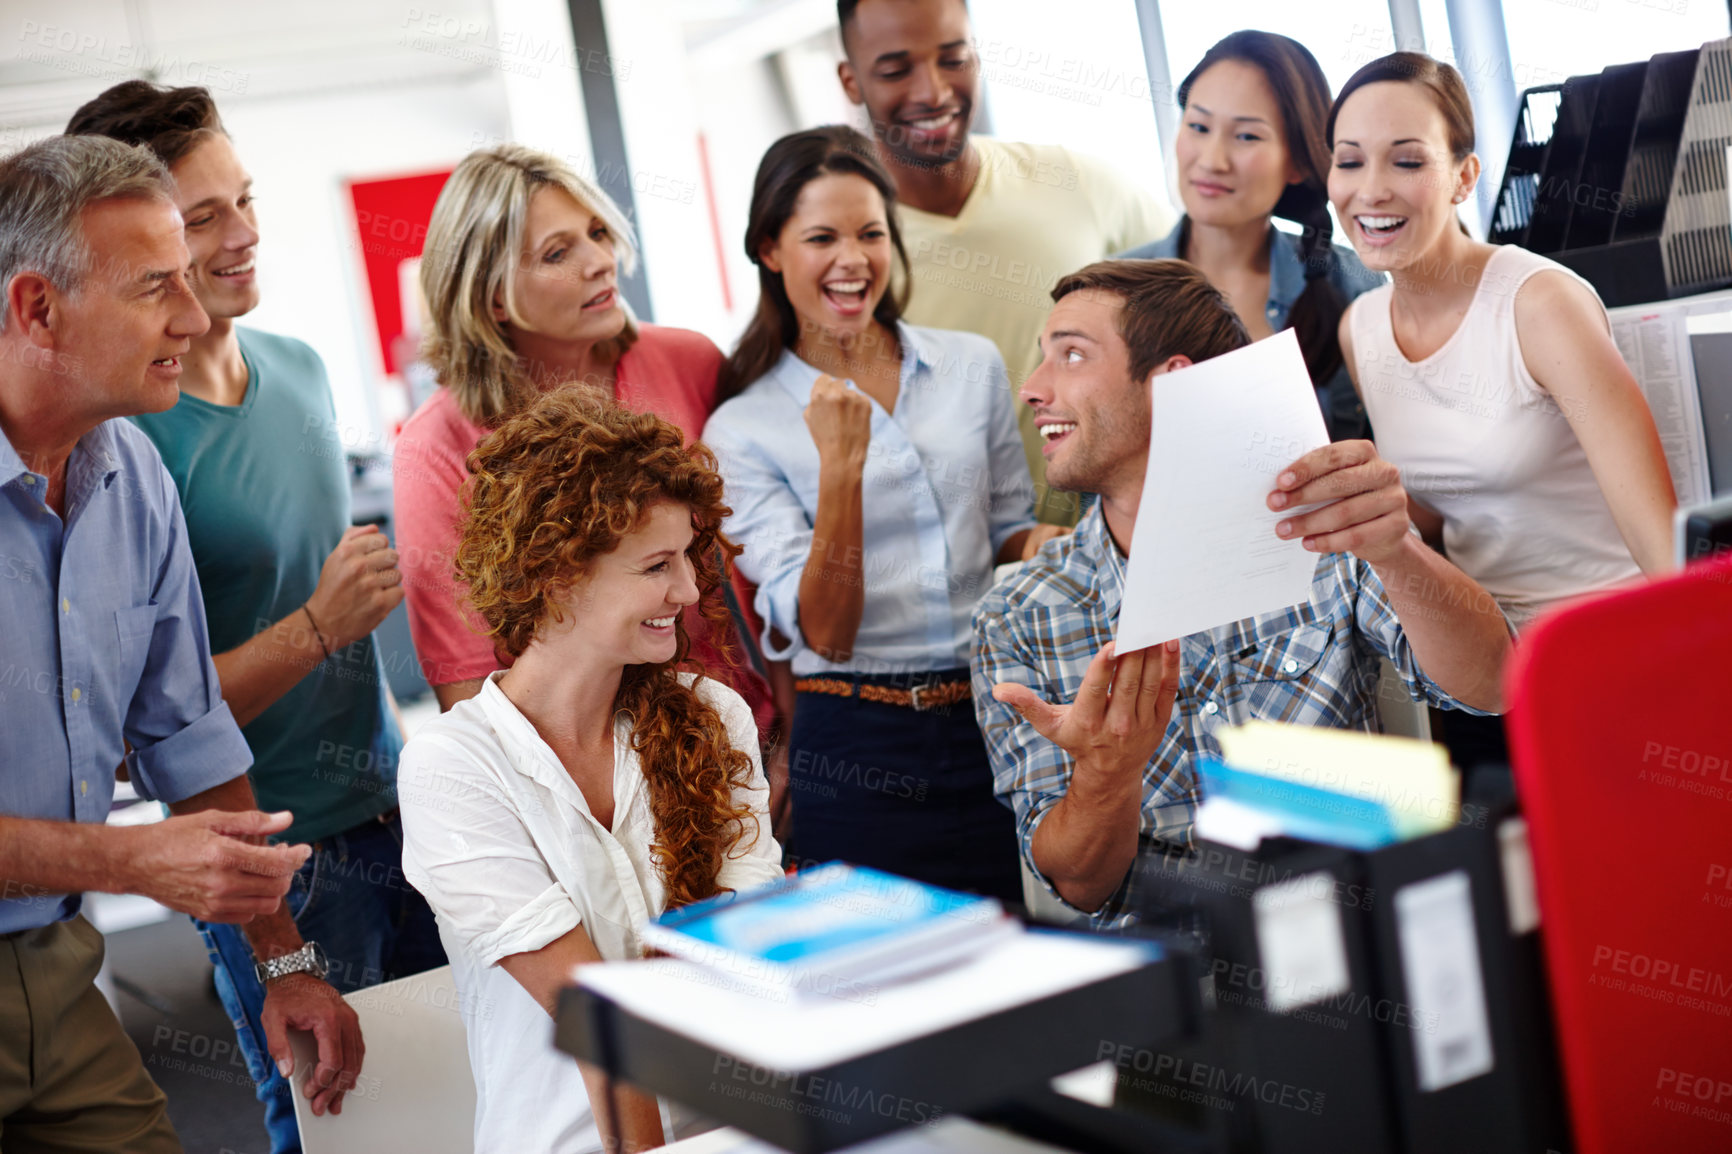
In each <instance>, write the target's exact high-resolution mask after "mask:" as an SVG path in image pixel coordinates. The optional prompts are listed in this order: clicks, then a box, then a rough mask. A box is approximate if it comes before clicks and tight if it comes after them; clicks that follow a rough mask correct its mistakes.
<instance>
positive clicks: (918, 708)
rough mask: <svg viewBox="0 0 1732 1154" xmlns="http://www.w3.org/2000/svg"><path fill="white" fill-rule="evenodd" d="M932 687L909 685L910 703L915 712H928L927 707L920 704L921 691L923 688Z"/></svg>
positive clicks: (928, 686) (928, 687)
mask: <svg viewBox="0 0 1732 1154" xmlns="http://www.w3.org/2000/svg"><path fill="white" fill-rule="evenodd" d="M930 688H932V687H931V686H930V685H911V686H909V687H908V704H909V705H910V706H912V707H913V709H914V712H916V713H925V712H926V709H927V707H926V706H924V705H922V704H920V693H921V691H922V690H925V689H930Z"/></svg>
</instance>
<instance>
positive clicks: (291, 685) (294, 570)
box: [67, 80, 445, 1154]
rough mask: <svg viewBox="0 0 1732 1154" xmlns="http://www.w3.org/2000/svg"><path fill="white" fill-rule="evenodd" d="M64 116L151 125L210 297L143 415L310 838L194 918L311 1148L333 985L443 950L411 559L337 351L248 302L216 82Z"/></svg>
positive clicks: (352, 1066)
mask: <svg viewBox="0 0 1732 1154" xmlns="http://www.w3.org/2000/svg"><path fill="white" fill-rule="evenodd" d="M67 131H68V132H70V133H94V134H100V135H106V136H113V137H117V138H119V139H121V140H125V141H127V142H128V143H131V144H142V145H145V146H147V147H149V148H151V149H152V151H154V152H156V153H157V155H158V156H160V157H161V158H162V160H163V161H164V162H165V163H166V164H167V165H168V166H169V169H170V171H171V172H172V173H173V175H174V178H175V183H176V185H177V188H178V191H177V195H176V204H177V206H178V208H179V209H180V213H181V216H182V218H183V220H184V223H185V226H186V243H187V248H188V250H189V251H190V252H191V254H192V267H191V270H190V274H189V277H188V279H189V281H190V283H191V285H192V288H193V291H194V292H195V294H196V295H197V296H198V300H199V304H200V305H202V306H203V307H204V310H205V311H206V312H207V313H209V314H210V317H211V327H210V330H209V331H208V332H207V333H206V334H205V335H204V336H202V337H199V338H197V339H196V340H194V341H193V342H192V348H191V350H190V351H189V352H188V353H187V354H186V355H185V356H184V357H183V358H182V361H183V364H182V375H181V380H180V387H181V398H180V400H179V402H178V403H176V405H175V406H174V407H173V408H171V409H169V410H167V411H166V412H162V413H155V414H150V415H148V416H144V417H139V418H136V422H137V424H138V425H139V427H140V428H141V429H143V430H144V432H145V433H146V435H148V436H149V437H150V439H151V440H152V441H153V442H155V444H156V446H157V449H158V451H159V452H160V453H161V454H162V459H163V463H164V464H165V465H166V466H167V467H168V471H169V473H170V474H171V475H172V476H173V478H174V481H175V485H176V487H177V488H178V489H179V490H180V498H181V505H182V507H183V508H184V510H185V515H186V525H187V537H188V543H189V544H190V546H191V549H192V557H193V562H194V565H195V567H196V568H197V570H198V578H199V585H200V588H201V590H202V593H203V598H204V607H205V615H206V617H207V618H208V620H209V624H210V643H211V650H212V653H213V654H214V656H215V664H216V670H217V676H218V678H219V679H220V680H221V682H222V694H223V697H224V699H225V700H226V701H227V702H228V705H229V708H230V709H231V710H232V711H233V713H234V715H235V718H236V720H237V721H239V722H240V723H241V727H242V728H241V732H242V734H243V735H244V736H245V737H246V740H247V744H248V745H249V747H250V748H251V750H252V754H253V769H252V771H251V779H252V785H253V791H254V793H255V794H256V795H257V798H258V804H259V808H261V809H263V810H267V811H271V810H289V811H291V812H293V814H294V824H293V825H291V826H290V827H289V830H288V832H287V833H286V834H285V835H284V836H285V837H287V838H289V839H291V840H293V841H296V842H309V843H311V844H312V845H313V847H314V852H313V855H312V856H311V857H310V858H309V859H308V861H307V864H306V865H305V866H304V867H303V869H302V870H301V872H300V874H299V876H298V877H297V878H296V880H295V884H294V886H293V887H292V888H291V890H290V892H289V896H288V897H287V898H286V899H285V901H284V905H283V907H282V908H281V909H279V911H278V913H277V914H276V915H275V916H273V917H272V918H259V919H255V920H254V921H253V922H252V923H250V924H248V925H247V926H245V927H240V926H232V925H216V924H203V923H201V925H200V929H201V930H202V931H203V932H204V934H205V938H206V944H207V945H208V946H209V948H210V952H211V958H212V960H213V961H214V962H215V963H216V967H217V990H218V993H219V994H220V995H221V996H222V999H223V1002H224V1005H225V1006H226V1008H227V1009H228V1011H229V1016H230V1017H231V1018H232V1019H233V1020H234V1022H235V1026H236V1031H237V1034H238V1036H239V1041H240V1046H241V1049H242V1050H243V1051H244V1052H245V1053H246V1055H247V1060H248V1064H249V1067H250V1069H251V1072H252V1074H253V1077H254V1080H255V1081H257V1082H258V1083H259V1089H258V1092H259V1097H260V1099H261V1100H263V1101H264V1102H265V1104H266V1105H265V1125H266V1128H267V1129H268V1130H269V1132H270V1136H271V1145H272V1150H273V1151H274V1152H275V1154H285V1152H287V1151H298V1150H299V1149H300V1135H299V1131H298V1129H297V1127H296V1125H295V1118H294V1110H293V1104H292V1102H291V1101H290V1098H289V1094H291V1093H292V1092H293V1090H292V1088H291V1087H290V1085H289V1081H288V1079H289V1078H293V1080H294V1081H295V1082H296V1083H301V1084H309V1083H310V1088H309V1089H308V1090H307V1093H308V1094H309V1095H311V1096H313V1107H314V1111H315V1112H316V1113H322V1112H323V1111H324V1110H326V1109H332V1110H336V1109H340V1106H341V1101H342V1091H343V1090H346V1089H349V1088H352V1087H353V1086H354V1084H355V1077H356V1075H357V1074H358V1073H359V1071H360V1065H361V1054H362V1040H361V1036H360V1029H359V1025H358V1022H357V1019H356V1017H355V1014H354V1012H353V1011H352V1010H351V1009H349V1007H348V1006H347V1005H346V1004H345V1003H344V1002H343V1001H342V1000H341V999H340V998H339V997H337V993H338V992H339V991H341V992H348V991H351V990H355V989H358V988H360V987H362V986H367V985H373V984H376V983H378V982H380V981H382V980H386V979H389V978H393V977H399V976H402V975H405V974H411V973H418V972H420V971H422V970H426V969H431V968H433V967H436V966H440V965H443V964H444V962H445V956H444V952H443V950H442V949H441V947H440V944H439V938H438V931H437V928H436V926H435V924H434V920H433V915H432V912H431V911H430V910H429V909H428V907H427V904H426V902H425V900H423V899H422V897H421V895H420V894H418V893H417V892H415V890H414V889H412V888H411V887H410V886H409V885H408V883H406V882H405V881H404V880H403V873H402V852H401V851H402V840H403V838H402V826H401V823H400V822H399V821H398V818H397V797H396V776H397V755H398V752H399V750H400V749H401V747H402V744H403V739H402V735H401V734H400V733H399V731H398V728H397V723H396V720H395V717H394V715H393V712H392V708H391V703H390V699H389V696H388V691H387V689H386V683H385V679H384V668H383V666H382V663H381V662H380V659H379V653H378V650H377V648H376V647H375V645H374V642H373V638H372V631H373V629H374V627H376V626H377V625H378V624H379V623H380V622H381V621H383V620H384V619H385V616H386V615H387V614H388V613H389V612H390V611H391V609H392V608H393V607H394V606H395V605H396V604H397V603H398V602H399V601H401V600H402V598H403V590H402V576H401V574H400V573H399V572H398V569H397V554H396V551H395V550H393V549H391V548H390V546H389V542H388V541H387V540H386V538H385V535H384V534H383V533H381V532H379V531H378V529H377V528H374V527H368V528H364V529H363V528H353V527H350V525H349V505H350V496H349V480H348V471H347V466H346V460H345V456H344V452H343V446H342V444H341V441H340V439H339V436H338V433H337V422H336V414H335V412H334V410H333V407H332V403H331V390H330V384H329V382H328V381H327V379H326V376H325V366H324V363H323V362H322V361H321V360H320V359H319V356H318V354H317V353H315V352H314V351H313V350H312V349H311V348H309V347H308V346H307V345H305V344H303V343H302V342H300V341H297V340H292V339H290V338H287V337H280V336H274V335H271V334H269V333H263V332H259V331H256V330H252V329H243V328H240V327H238V326H237V325H236V324H235V320H236V318H238V317H241V316H244V315H246V314H247V313H249V312H251V311H252V310H253V309H254V308H255V307H256V306H257V305H258V300H259V290H258V285H257V282H256V279H255V275H256V274H255V272H254V269H253V260H254V256H255V253H256V250H257V245H258V239H259V234H258V228H257V222H256V220H255V218H254V213H253V206H252V201H253V198H252V192H251V184H252V182H251V179H250V178H249V177H248V176H247V174H246V170H245V169H244V168H243V167H242V166H241V163H240V159H239V157H238V156H237V155H236V154H235V150H234V146H233V145H232V144H231V143H230V141H229V138H228V136H227V134H226V133H225V132H224V131H223V128H222V124H221V121H220V120H219V119H218V117H217V112H216V107H215V105H214V104H213V103H212V101H211V98H210V94H209V93H208V92H207V91H205V90H204V89H202V88H178V89H161V88H157V87H156V86H155V85H152V84H149V83H146V82H144V81H137V80H134V81H127V82H125V83H123V84H119V85H116V86H114V87H113V88H110V89H109V90H108V91H106V92H104V93H103V94H102V95H101V96H99V97H97V98H96V99H95V100H93V101H91V102H90V103H89V104H87V105H85V106H84V107H83V108H81V109H79V110H78V112H77V113H76V114H74V116H73V119H72V123H71V124H70V125H68V128H67ZM315 946H316V948H315ZM321 950H322V955H323V956H322V957H321V956H320V951H321ZM255 965H256V966H258V967H260V970H259V972H255ZM290 1026H293V1027H297V1028H301V1029H310V1030H313V1032H314V1033H315V1035H316V1036H317V1037H318V1039H319V1057H318V1062H317V1064H316V1066H315V1068H314V1069H312V1070H310V1071H301V1072H300V1076H295V1071H294V1070H293V1068H292V1064H293V1062H292V1057H291V1055H290V1051H289V1046H288V1035H287V1029H286V1028H287V1027H290Z"/></svg>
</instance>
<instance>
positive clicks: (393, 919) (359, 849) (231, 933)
mask: <svg viewBox="0 0 1732 1154" xmlns="http://www.w3.org/2000/svg"><path fill="white" fill-rule="evenodd" d="M283 900H284V901H285V902H286V903H287V905H288V909H289V914H290V916H292V917H293V918H294V919H295V925H296V927H297V928H299V930H300V931H301V937H303V938H304V939H306V940H307V941H310V942H318V943H319V945H320V946H322V947H324V950H325V955H326V956H327V957H328V958H329V959H330V964H331V971H330V973H329V974H327V975H326V977H325V980H326V981H328V982H330V983H331V985H333V986H335V987H336V988H337V990H338V991H339V992H341V993H344V994H348V993H353V992H354V991H356V990H359V989H363V988H364V987H367V986H375V985H378V984H379V983H380V982H386V981H391V980H393V979H396V978H401V977H406V976H408V975H409V974H419V973H421V972H423V971H424V970H431V969H436V968H438V967H439V966H442V965H444V964H445V950H444V948H443V947H442V946H441V945H440V944H439V931H438V928H437V926H436V925H435V924H434V920H433V911H432V910H431V909H429V908H428V906H427V902H426V899H424V898H423V897H422V896H421V895H420V894H419V893H417V892H415V890H414V888H413V887H412V886H410V885H409V883H408V882H406V881H404V880H403V824H402V821H401V820H400V819H399V818H398V817H397V815H396V814H395V813H393V814H392V815H391V817H390V820H389V821H376V820H370V821H366V822H363V823H362V824H360V825H358V826H356V827H354V828H353V829H349V830H344V831H343V832H342V833H339V834H335V835H333V836H331V837H328V838H325V839H323V840H321V841H316V842H314V843H313V853H312V856H310V857H309V858H307V861H306V864H304V865H303V866H302V867H301V868H300V871H299V872H298V873H296V874H295V879H294V882H293V884H292V885H291V886H290V887H289V893H288V896H287V897H286V898H284V899H283ZM195 924H196V925H197V926H198V928H199V931H200V932H201V933H202V934H203V935H204V941H205V948H207V949H208V950H209V951H210V958H211V961H212V963H214V964H215V966H216V987H217V995H218V996H219V997H220V998H221V999H222V1003H223V1007H224V1008H225V1009H226V1010H228V1013H229V1018H230V1020H231V1021H233V1022H234V1026H235V1037H236V1039H237V1041H238V1042H239V1045H240V1050H241V1053H243V1054H244V1055H246V1060H247V1072H248V1073H249V1074H251V1075H252V1079H253V1082H254V1083H255V1084H256V1086H257V1092H258V1097H259V1101H261V1102H263V1103H264V1104H265V1130H266V1131H267V1132H268V1133H269V1134H270V1137H271V1151H272V1154H299V1152H300V1149H301V1132H300V1128H299V1127H298V1126H296V1125H295V1107H294V1102H293V1100H292V1098H291V1095H292V1094H293V1093H294V1090H293V1088H292V1087H291V1086H290V1085H289V1084H288V1082H287V1081H285V1080H284V1078H283V1076H282V1075H281V1074H279V1073H277V1065H276V1063H275V1062H274V1061H272V1060H271V1055H270V1051H269V1050H267V1049H266V1048H265V1031H264V1027H263V1026H262V1025H261V1024H260V1021H259V1016H260V1014H261V1013H262V1012H263V1010H264V1004H265V991H264V987H263V986H261V985H260V984H259V980H258V977H257V976H256V975H255V973H254V971H253V950H252V947H251V946H250V945H248V944H247V939H246V936H245V934H244V933H243V932H242V929H241V927H240V926H232V925H218V924H215V923H210V922H196V923H195ZM297 1073H299V1071H297Z"/></svg>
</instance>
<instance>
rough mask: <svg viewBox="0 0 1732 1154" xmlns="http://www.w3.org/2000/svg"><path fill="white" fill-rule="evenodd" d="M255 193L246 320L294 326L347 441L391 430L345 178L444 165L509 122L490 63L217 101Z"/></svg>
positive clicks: (392, 415) (353, 444)
mask: <svg viewBox="0 0 1732 1154" xmlns="http://www.w3.org/2000/svg"><path fill="white" fill-rule="evenodd" d="M223 115H224V120H225V122H226V123H227V125H228V129H229V132H230V133H231V134H232V135H233V137H234V141H235V147H236V148H237V149H238V150H239V152H240V155H241V160H242V161H243V162H244V163H245V164H246V166H247V168H248V170H249V171H251V173H252V175H253V179H254V188H255V190H256V191H257V193H258V196H259V202H258V215H259V231H260V235H261V238H262V239H261V241H260V244H259V287H260V292H261V296H262V303H261V304H260V305H259V307H258V309H256V310H255V311H254V312H253V313H252V314H251V315H250V316H249V317H248V318H247V319H246V321H245V322H244V323H246V324H249V325H253V326H256V327H258V328H262V329H269V330H271V331H273V332H280V333H286V334H288V335H290V336H294V337H299V338H300V339H302V340H304V341H306V342H307V343H308V344H310V345H312V346H313V347H314V348H315V349H317V350H318V352H319V355H320V356H322V357H323V358H324V359H325V365H326V367H327V368H328V369H329V370H330V374H331V389H332V392H333V394H334V395H335V398H336V405H337V417H338V420H340V421H341V422H343V426H344V441H345V443H347V444H348V445H349V447H350V448H351V449H360V450H363V451H364V450H366V449H367V448H368V447H370V446H377V445H378V444H379V440H378V438H379V437H380V436H381V435H387V434H389V433H391V432H392V431H393V430H392V422H393V421H394V420H400V419H401V418H402V416H403V415H405V414H403V413H401V412H400V411H396V410H394V409H393V408H392V405H393V402H394V400H395V395H394V393H392V392H387V391H386V390H383V389H376V388H375V387H374V386H375V384H376V383H377V382H380V381H381V380H382V379H383V375H384V366H383V364H382V362H381V360H380V355H379V351H378V340H377V338H376V337H375V336H374V329H373V318H372V312H371V309H370V306H369V305H368V303H367V300H366V296H365V281H364V280H363V279H362V275H363V274H362V267H361V254H360V251H359V239H358V237H357V236H356V234H355V228H354V224H353V212H352V210H351V208H350V206H349V204H348V203H347V197H346V196H345V194H344V192H343V188H342V182H343V181H344V180H346V179H356V178H371V177H382V176H404V175H410V174H413V173H419V172H428V171H432V170H435V169H439V168H448V167H450V166H452V165H455V164H456V163H457V162H458V161H459V160H461V159H462V158H463V156H464V154H465V153H467V152H468V151H469V150H470V149H471V148H473V147H475V145H476V143H477V142H478V141H483V140H486V139H489V138H497V137H499V136H501V135H503V134H505V133H506V132H507V131H508V127H509V126H508V121H507V117H506V112H505V101H504V95H503V92H502V90H501V88H500V86H499V84H498V82H497V77H496V76H494V75H493V74H492V73H487V72H483V73H477V74H475V75H473V76H471V77H469V78H467V79H464V80H442V81H439V82H436V83H431V84H425V85H414V86H394V87H391V88H387V89H378V90H367V89H361V90H351V91H346V92H339V93H333V94H331V95H329V96H322V97H318V96H303V97H296V98H293V99H282V100H272V101H264V102H258V103H244V102H241V103H236V104H235V105H234V106H233V107H231V108H225V109H224V113H223Z"/></svg>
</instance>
